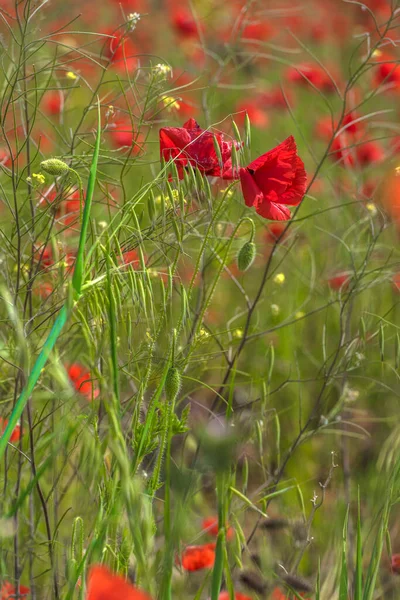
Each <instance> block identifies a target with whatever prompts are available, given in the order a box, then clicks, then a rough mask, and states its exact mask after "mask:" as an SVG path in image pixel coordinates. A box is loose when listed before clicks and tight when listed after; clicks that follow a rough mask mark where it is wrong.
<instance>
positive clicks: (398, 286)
mask: <svg viewBox="0 0 400 600" xmlns="http://www.w3.org/2000/svg"><path fill="white" fill-rule="evenodd" d="M392 284H393V289H394V290H395V292H400V272H399V273H395V274H394V275H392Z"/></svg>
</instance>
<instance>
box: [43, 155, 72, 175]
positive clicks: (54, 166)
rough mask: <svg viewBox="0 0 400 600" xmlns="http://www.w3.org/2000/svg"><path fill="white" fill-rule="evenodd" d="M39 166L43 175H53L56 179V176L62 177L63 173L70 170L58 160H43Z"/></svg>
mask: <svg viewBox="0 0 400 600" xmlns="http://www.w3.org/2000/svg"><path fill="white" fill-rule="evenodd" d="M40 166H41V168H42V169H43V171H44V172H45V173H48V174H49V175H54V176H55V177H57V175H64V173H68V171H69V170H70V168H69V166H68V165H67V163H65V162H64V161H62V160H59V159H58V158H49V159H48V160H43V161H42V162H41V163H40Z"/></svg>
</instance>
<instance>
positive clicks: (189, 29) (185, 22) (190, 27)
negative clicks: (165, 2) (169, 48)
mask: <svg viewBox="0 0 400 600" xmlns="http://www.w3.org/2000/svg"><path fill="white" fill-rule="evenodd" d="M171 25H172V27H173V29H174V31H175V32H176V34H177V35H178V36H179V37H181V38H183V39H190V38H194V37H197V36H198V31H197V25H196V21H195V20H194V19H193V15H192V13H191V11H190V10H187V9H185V8H177V9H173V10H172V13H171Z"/></svg>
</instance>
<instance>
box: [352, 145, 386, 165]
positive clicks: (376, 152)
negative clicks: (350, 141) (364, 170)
mask: <svg viewBox="0 0 400 600" xmlns="http://www.w3.org/2000/svg"><path fill="white" fill-rule="evenodd" d="M383 158H384V152H383V148H382V146H381V145H380V144H378V142H375V141H369V142H365V143H364V144H359V145H358V146H357V147H356V159H357V163H358V164H359V166H360V167H368V166H370V165H373V164H376V163H379V162H381V161H382V160H383Z"/></svg>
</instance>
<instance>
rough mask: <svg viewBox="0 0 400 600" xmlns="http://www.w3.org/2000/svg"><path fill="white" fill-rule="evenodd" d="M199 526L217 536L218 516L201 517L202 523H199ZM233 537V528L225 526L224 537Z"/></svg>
mask: <svg viewBox="0 0 400 600" xmlns="http://www.w3.org/2000/svg"><path fill="white" fill-rule="evenodd" d="M201 528H202V529H203V530H204V531H206V532H207V533H209V534H210V535H214V536H215V537H217V535H218V531H219V529H218V517H206V518H205V519H203V523H202V524H201ZM232 537H233V529H232V527H226V539H227V540H231V539H232Z"/></svg>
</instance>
